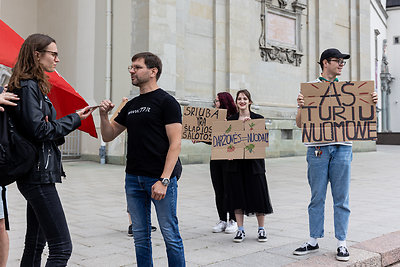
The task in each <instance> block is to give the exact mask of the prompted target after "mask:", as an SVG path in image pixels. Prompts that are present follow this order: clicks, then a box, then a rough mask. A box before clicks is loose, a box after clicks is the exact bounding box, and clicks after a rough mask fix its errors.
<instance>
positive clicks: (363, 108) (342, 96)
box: [301, 81, 377, 142]
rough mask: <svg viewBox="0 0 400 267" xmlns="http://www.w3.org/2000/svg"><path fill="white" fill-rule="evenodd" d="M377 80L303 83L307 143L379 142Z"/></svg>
mask: <svg viewBox="0 0 400 267" xmlns="http://www.w3.org/2000/svg"><path fill="white" fill-rule="evenodd" d="M372 92H374V82H373V81H363V82H331V83H325V82H321V83H302V84H301V93H302V94H303V96H304V106H303V107H302V110H301V125H302V129H303V133H302V140H303V142H340V141H356V140H357V141H358V140H376V137H377V133H376V106H375V103H374V102H373V101H372V96H371V93H372Z"/></svg>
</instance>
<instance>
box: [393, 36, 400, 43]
mask: <svg viewBox="0 0 400 267" xmlns="http://www.w3.org/2000/svg"><path fill="white" fill-rule="evenodd" d="M393 44H400V36H394V37H393Z"/></svg>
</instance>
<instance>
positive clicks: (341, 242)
mask: <svg viewBox="0 0 400 267" xmlns="http://www.w3.org/2000/svg"><path fill="white" fill-rule="evenodd" d="M337 246H338V247H345V248H347V246H346V240H343V241H340V240H338V242H337Z"/></svg>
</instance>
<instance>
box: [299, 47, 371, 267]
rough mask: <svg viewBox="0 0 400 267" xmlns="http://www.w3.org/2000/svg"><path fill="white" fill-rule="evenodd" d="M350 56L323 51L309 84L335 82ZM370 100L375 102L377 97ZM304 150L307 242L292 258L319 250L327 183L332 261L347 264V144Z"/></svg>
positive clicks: (349, 145)
mask: <svg viewBox="0 0 400 267" xmlns="http://www.w3.org/2000/svg"><path fill="white" fill-rule="evenodd" d="M349 58H350V55H348V54H342V53H341V52H340V51H339V50H338V49H336V48H330V49H326V50H325V51H324V52H323V53H322V54H321V58H320V61H319V64H320V66H321V69H322V73H321V76H320V77H319V78H318V79H317V80H316V81H313V82H338V81H339V80H338V78H337V76H339V75H340V74H341V73H342V69H343V67H344V66H345V65H346V61H345V59H349ZM371 97H372V99H373V101H374V102H375V103H377V102H378V97H377V94H376V93H375V92H374V93H372V94H371ZM297 104H298V110H297V116H296V124H297V126H298V127H301V107H302V106H303V105H304V98H303V95H302V94H301V93H300V94H299V95H298V97H297ZM305 145H306V146H307V147H308V148H307V163H308V171H307V177H308V183H309V185H310V189H311V202H310V204H309V205H308V217H309V230H310V240H309V241H308V242H306V243H304V244H303V245H302V246H301V247H299V248H297V249H296V250H295V251H294V252H293V254H294V255H306V254H309V253H311V252H316V251H318V249H319V246H318V241H317V238H322V237H323V236H324V209H325V198H326V190H327V185H328V182H330V183H331V191H332V197H333V203H334V205H333V209H334V227H335V237H336V238H337V240H338V243H337V254H336V259H337V260H339V261H348V260H349V258H350V254H349V251H348V249H347V245H346V236H347V228H348V224H349V216H350V208H349V189H350V169H351V160H352V158H353V152H352V143H351V142H332V143H305Z"/></svg>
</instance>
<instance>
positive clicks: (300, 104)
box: [297, 93, 304, 108]
mask: <svg viewBox="0 0 400 267" xmlns="http://www.w3.org/2000/svg"><path fill="white" fill-rule="evenodd" d="M297 106H298V107H299V108H301V107H303V106H304V96H303V95H302V94H301V93H300V94H299V95H298V96H297Z"/></svg>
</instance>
